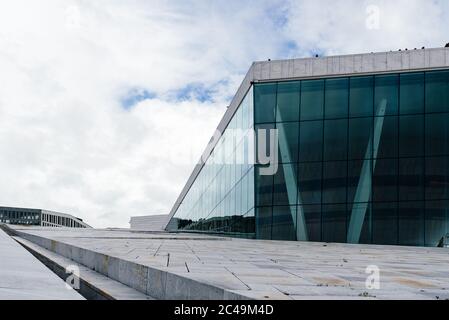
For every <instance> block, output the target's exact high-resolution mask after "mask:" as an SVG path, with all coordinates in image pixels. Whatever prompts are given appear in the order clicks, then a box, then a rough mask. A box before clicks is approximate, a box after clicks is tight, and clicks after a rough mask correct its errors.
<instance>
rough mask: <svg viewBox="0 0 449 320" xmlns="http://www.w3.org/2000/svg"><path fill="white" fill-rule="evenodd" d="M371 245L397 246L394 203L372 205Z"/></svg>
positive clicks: (396, 218)
mask: <svg viewBox="0 0 449 320" xmlns="http://www.w3.org/2000/svg"><path fill="white" fill-rule="evenodd" d="M373 243H375V244H384V245H397V244H398V208H397V203H396V202H389V203H373Z"/></svg>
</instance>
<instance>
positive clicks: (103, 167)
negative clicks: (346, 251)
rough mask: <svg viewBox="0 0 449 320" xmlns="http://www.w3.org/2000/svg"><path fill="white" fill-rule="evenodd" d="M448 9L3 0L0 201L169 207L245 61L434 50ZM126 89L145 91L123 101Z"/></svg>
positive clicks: (101, 212) (67, 208)
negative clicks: (371, 14) (370, 20)
mask: <svg viewBox="0 0 449 320" xmlns="http://www.w3.org/2000/svg"><path fill="white" fill-rule="evenodd" d="M367 4H377V5H379V7H380V8H381V28H380V29H379V30H377V31H370V30H367V29H366V28H364V25H365V19H366V12H365V9H366V5H367ZM447 13H448V5H447V2H446V1H428V0H422V1H419V0H407V1H395V2H393V1H370V2H363V1H359V0H342V1H316V0H315V1H309V0H305V1H291V2H290V1H281V2H279V3H278V4H273V3H272V2H271V1H268V0H267V1H248V2H244V3H243V2H241V1H224V0H219V1H213V2H212V1H178V2H175V1H162V0H160V1H158V0H153V1H144V0H140V1H139V0H131V1H118V0H111V1H104V0H103V1H102V0H99V1H87V0H79V1H76V0H67V1H60V0H42V1H38V2H36V1H31V0H29V1H25V0H16V1H2V2H1V3H0V174H1V180H0V205H10V206H26V207H42V208H46V209H51V210H60V211H63V212H68V213H71V214H75V215H79V216H81V217H83V218H85V220H86V221H87V222H88V223H91V224H92V225H94V226H98V227H104V226H127V222H128V219H129V216H131V215H139V214H149V213H168V211H169V209H170V208H171V206H172V204H173V203H174V201H175V199H176V197H177V196H178V194H179V192H180V190H181V188H182V187H183V185H184V183H185V181H186V180H187V178H188V176H189V174H190V172H191V170H192V168H193V166H194V163H192V161H193V160H194V161H196V160H197V159H198V158H199V156H200V155H201V152H202V150H203V148H204V147H205V145H206V143H207V141H208V140H209V138H210V136H211V134H212V133H213V130H214V129H215V127H216V126H217V124H218V122H219V120H220V118H221V116H222V115H223V113H224V112H225V108H226V107H225V106H226V105H227V104H229V97H230V96H232V95H233V93H234V92H235V90H236V88H237V87H238V85H239V83H240V81H241V79H242V78H243V75H244V73H245V72H246V70H247V69H248V68H249V66H250V64H251V62H252V61H254V60H264V59H267V58H272V59H274V58H284V57H287V56H308V55H310V54H311V53H312V52H315V51H319V52H326V53H354V52H365V51H378V50H388V49H398V48H401V47H403V48H405V47H406V46H408V47H409V48H411V47H414V46H423V45H425V46H427V47H430V46H441V45H443V44H444V43H445V42H448V41H449V40H448V39H445V36H446V35H447V34H448V31H449V30H448V24H447V18H446V15H447ZM293 42H295V43H296V45H297V46H296V47H294V46H291V44H292V43H293ZM192 84H195V85H197V86H198V88H200V92H199V93H198V92H196V93H194V94H191V95H186V96H185V99H184V100H175V99H174V95H175V94H174V93H176V92H179V90H182V89H185V88H188V86H189V85H192ZM203 89H204V90H205V92H206V93H208V95H209V98H211V99H203V98H204V97H202V96H201V94H202V93H201V90H203ZM133 90H134V91H135V90H146V91H148V92H151V94H152V95H154V97H153V99H149V100H145V101H142V102H140V103H138V104H137V105H135V106H134V107H132V108H131V109H129V110H125V109H124V108H123V107H122V105H121V101H122V100H123V99H124V97H126V95H127V94H129V92H132V91H133ZM201 101H203V102H201ZM176 156H178V159H182V158H183V156H184V158H185V159H188V160H190V161H182V162H178V161H173V159H174V158H175V157H176Z"/></svg>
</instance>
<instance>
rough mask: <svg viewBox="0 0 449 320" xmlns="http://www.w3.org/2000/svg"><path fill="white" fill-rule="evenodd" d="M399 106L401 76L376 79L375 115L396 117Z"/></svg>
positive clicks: (377, 77) (378, 77)
mask: <svg viewBox="0 0 449 320" xmlns="http://www.w3.org/2000/svg"><path fill="white" fill-rule="evenodd" d="M398 105H399V75H397V74H393V75H382V76H376V77H375V88H374V115H375V116H382V115H396V114H398V109H399V108H398Z"/></svg>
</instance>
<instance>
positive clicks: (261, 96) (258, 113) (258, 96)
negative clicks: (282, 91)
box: [254, 83, 277, 123]
mask: <svg viewBox="0 0 449 320" xmlns="http://www.w3.org/2000/svg"><path fill="white" fill-rule="evenodd" d="M276 88H277V85H276V84H275V83H274V84H272V83H268V84H257V85H255V86H254V99H255V101H254V105H255V108H254V109H255V110H254V111H255V121H256V123H268V122H274V116H275V114H274V112H275V106H276Z"/></svg>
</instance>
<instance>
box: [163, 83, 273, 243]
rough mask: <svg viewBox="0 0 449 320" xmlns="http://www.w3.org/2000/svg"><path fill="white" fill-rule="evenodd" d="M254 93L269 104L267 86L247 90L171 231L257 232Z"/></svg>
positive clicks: (270, 94) (267, 117)
mask: <svg viewBox="0 0 449 320" xmlns="http://www.w3.org/2000/svg"><path fill="white" fill-rule="evenodd" d="M253 94H257V95H258V96H259V99H260V101H265V103H266V104H267V105H268V103H269V102H268V100H269V99H270V98H272V97H273V92H271V91H270V88H268V87H267V88H265V87H261V88H260V89H259V90H257V92H256V93H253V90H252V89H250V91H249V92H248V93H247V95H246V98H245V99H244V100H243V101H242V103H241V104H240V106H239V108H238V109H237V111H236V112H235V114H234V116H233V117H232V120H231V121H230V122H229V124H228V126H227V128H226V130H225V131H224V132H223V134H222V135H221V137H220V138H219V140H218V142H217V144H216V146H215V148H214V149H213V151H212V152H211V154H210V156H209V158H208V159H207V161H206V162H205V163H204V165H203V167H202V169H201V171H200V173H199V174H198V176H197V178H196V180H195V183H194V184H193V185H192V186H191V188H190V190H189V191H188V193H187V194H186V196H185V197H184V199H183V200H182V202H181V204H180V206H179V208H178V210H177V212H176V214H175V216H174V219H173V220H174V221H172V222H170V224H169V226H168V228H169V230H171V231H176V230H182V231H194V232H208V233H219V234H227V235H232V236H237V237H248V238H254V237H255V211H254V194H255V192H254V170H255V169H254V164H253V163H254V161H253V160H252V159H251V157H250V156H249V155H250V154H251V150H254V140H253V139H251V133H252V132H254V131H253V130H254V103H253ZM274 94H276V92H274ZM261 108H264V106H262V107H261ZM267 110H268V108H267ZM273 112H274V110H273ZM259 116H261V118H260V120H263V121H266V120H271V119H272V118H273V119H274V115H271V116H270V115H264V117H262V115H261V114H259Z"/></svg>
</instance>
